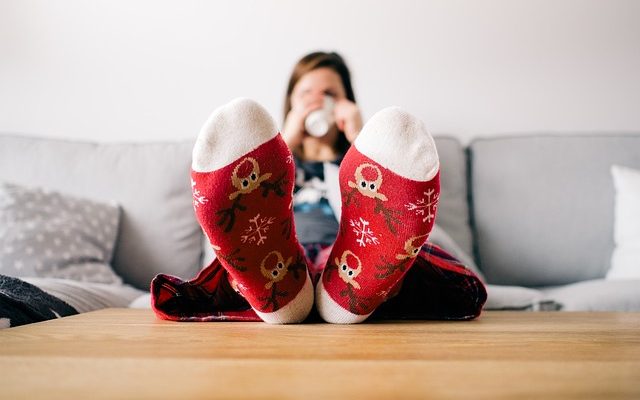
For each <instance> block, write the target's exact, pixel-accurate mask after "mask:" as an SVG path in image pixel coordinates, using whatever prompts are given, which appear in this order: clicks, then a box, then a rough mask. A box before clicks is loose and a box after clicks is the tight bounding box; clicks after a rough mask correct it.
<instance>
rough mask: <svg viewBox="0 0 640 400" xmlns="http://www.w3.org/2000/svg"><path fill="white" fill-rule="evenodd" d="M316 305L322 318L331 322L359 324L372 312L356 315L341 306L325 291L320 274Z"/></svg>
mask: <svg viewBox="0 0 640 400" xmlns="http://www.w3.org/2000/svg"><path fill="white" fill-rule="evenodd" d="M316 307H317V308H318V313H319V314H320V316H321V317H322V319H323V320H325V321H326V322H329V323H331V324H359V323H360V322H362V321H364V320H366V319H367V318H369V316H370V315H371V314H373V312H371V313H369V314H367V315H358V314H354V313H352V312H350V311H348V310H345V309H344V308H342V307H341V306H340V304H338V303H336V302H335V301H334V300H333V299H332V298H331V296H330V295H329V293H327V290H326V289H325V288H324V284H323V283H322V276H321V277H320V280H319V281H318V285H317V286H316Z"/></svg>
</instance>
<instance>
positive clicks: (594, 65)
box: [0, 0, 640, 141]
mask: <svg viewBox="0 0 640 400" xmlns="http://www.w3.org/2000/svg"><path fill="white" fill-rule="evenodd" d="M639 21H640V1H619V0H616V1H604V0H584V1H567V0H548V1H539V0H527V1H524V0H523V1H514V0H504V1H501V0H491V1H474V0H469V1H449V0H443V1H423V2H420V1H398V0H388V1H375V2H374V1H365V0H358V1H342V0H321V1H314V2H303V1H295V0H286V1H285V0H269V1H224V2H223V1H195V0H187V1H177V0H176V1H157V0H133V1H129V0H121V1H114V0H92V1H87V0H69V1H51V0H32V1H29V0H0V131H10V132H18V133H24V134H29V135H45V136H52V137H70V138H82V139H87V140H98V141H139V140H154V139H163V140H164V139H181V138H188V137H193V136H194V135H195V134H196V133H197V131H198V129H199V127H200V125H201V124H202V123H203V122H204V121H205V119H206V117H207V116H208V114H209V112H210V111H211V110H213V109H214V108H215V107H216V106H218V105H220V104H222V103H224V102H226V101H228V100H230V99H232V98H234V97H237V96H248V97H252V98H255V99H256V100H258V101H259V102H261V103H263V104H264V105H265V106H266V107H267V109H269V111H271V112H272V113H273V115H274V116H275V117H276V119H277V120H278V121H279V122H280V121H281V117H282V115H281V113H282V101H283V95H284V91H285V83H286V80H287V77H288V75H289V73H290V70H291V68H292V66H293V64H294V63H295V61H296V60H297V59H298V58H299V57H300V56H302V55H303V54H305V53H307V52H308V51H311V50H315V49H335V50H337V51H339V52H340V53H342V54H343V55H344V56H345V58H346V59H347V61H348V62H349V63H350V66H351V68H352V72H353V75H354V85H355V89H356V95H357V97H358V99H359V102H360V104H361V106H362V109H363V113H364V116H365V118H367V117H370V116H371V115H372V114H373V113H374V112H375V111H377V110H378V109H380V108H382V107H385V106H388V105H401V106H403V107H405V108H406V109H408V110H410V111H412V112H414V113H416V114H418V115H419V116H420V117H422V118H423V119H424V120H425V121H426V122H427V124H428V126H430V127H431V130H432V132H434V133H440V134H441V133H450V134H455V135H456V136H458V137H460V138H461V139H462V140H463V141H467V140H469V139H470V138H473V137H477V136H483V135H490V134H506V133H508V134H513V133H516V134H517V133H522V132H528V131H541V130H543V131H560V132H573V131H594V130H607V131H619V130H625V131H629V130H632V131H640V22H639Z"/></svg>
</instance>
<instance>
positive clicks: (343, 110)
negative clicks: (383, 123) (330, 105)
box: [333, 99, 362, 143]
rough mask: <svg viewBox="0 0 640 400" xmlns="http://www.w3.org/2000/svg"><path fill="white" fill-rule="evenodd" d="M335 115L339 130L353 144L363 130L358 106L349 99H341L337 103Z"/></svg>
mask: <svg viewBox="0 0 640 400" xmlns="http://www.w3.org/2000/svg"><path fill="white" fill-rule="evenodd" d="M333 114H334V117H335V119H336V125H337V126H338V129H340V130H341V131H342V132H344V134H345V136H346V137H347V140H348V141H349V143H353V141H354V140H356V137H357V136H358V133H360V130H361V129H362V116H361V115H360V109H359V108H358V106H357V105H356V104H355V103H353V102H351V101H349V100H347V99H341V100H338V101H336V104H335V108H334V109H333Z"/></svg>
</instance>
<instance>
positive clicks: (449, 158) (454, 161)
mask: <svg viewBox="0 0 640 400" xmlns="http://www.w3.org/2000/svg"><path fill="white" fill-rule="evenodd" d="M434 140H435V142H436V147H437V148H438V156H439V157H440V186H441V189H440V201H439V203H438V213H437V215H436V222H437V223H438V225H440V226H441V227H442V229H444V230H445V231H446V232H447V233H448V234H449V236H451V237H452V238H453V240H455V242H456V243H457V244H458V246H460V248H461V249H462V250H463V251H464V252H465V253H467V254H473V251H472V248H473V247H472V236H471V226H470V225H469V205H468V191H467V157H466V154H465V150H464V148H463V147H462V145H461V144H460V142H459V141H458V140H457V139H455V138H451V137H444V136H440V137H435V138H434Z"/></svg>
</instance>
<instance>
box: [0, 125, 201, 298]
mask: <svg viewBox="0 0 640 400" xmlns="http://www.w3.org/2000/svg"><path fill="white" fill-rule="evenodd" d="M192 147H193V142H192V141H189V142H179V143H145V144H96V143H83V142H77V141H66V140H53V139H42V138H31V137H24V136H12V135H0V180H3V181H9V182H14V183H17V184H22V185H29V186H41V187H45V188H49V189H52V190H58V191H62V192H66V193H69V194H74V195H77V196H81V197H86V198H92V199H95V200H102V201H115V202H117V203H118V204H119V205H120V206H121V209H122V218H121V223H120V230H119V237H118V242H117V244H116V249H115V255H114V259H113V267H114V269H115V270H116V272H117V273H118V274H120V276H122V277H123V279H124V280H125V282H127V283H131V284H133V285H135V286H137V287H139V288H143V289H148V288H149V283H150V281H151V279H152V278H153V276H154V275H155V274H157V273H159V272H164V273H169V274H174V275H178V276H181V277H184V278H191V277H192V276H193V275H194V274H195V273H196V272H197V271H198V269H199V267H200V256H201V253H202V247H201V242H200V241H201V237H202V233H201V230H200V228H199V225H198V223H197V221H196V219H195V216H194V213H193V206H192V195H191V187H190V180H189V170H190V165H191V149H192Z"/></svg>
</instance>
